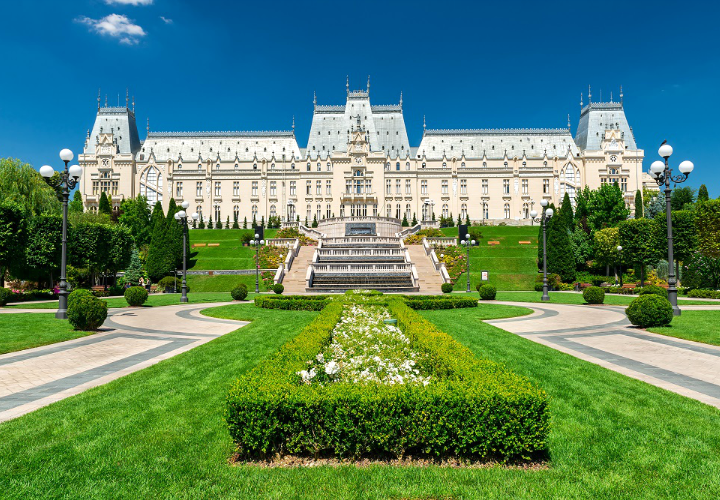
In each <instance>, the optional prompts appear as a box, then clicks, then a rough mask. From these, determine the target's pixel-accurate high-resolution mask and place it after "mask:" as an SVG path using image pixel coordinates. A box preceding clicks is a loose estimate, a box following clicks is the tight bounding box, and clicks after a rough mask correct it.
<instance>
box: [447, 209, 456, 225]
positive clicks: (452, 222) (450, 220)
mask: <svg viewBox="0 0 720 500" xmlns="http://www.w3.org/2000/svg"><path fill="white" fill-rule="evenodd" d="M447 225H448V227H455V219H453V216H452V212H450V217H448V218H447Z"/></svg>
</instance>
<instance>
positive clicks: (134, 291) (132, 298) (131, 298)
mask: <svg viewBox="0 0 720 500" xmlns="http://www.w3.org/2000/svg"><path fill="white" fill-rule="evenodd" d="M147 298H148V293H147V290H145V289H144V288H143V287H141V286H131V287H130V288H128V289H127V290H125V300H126V301H127V303H128V305H129V306H136V307H137V306H141V305H143V304H144V303H145V301H146V300H147Z"/></svg>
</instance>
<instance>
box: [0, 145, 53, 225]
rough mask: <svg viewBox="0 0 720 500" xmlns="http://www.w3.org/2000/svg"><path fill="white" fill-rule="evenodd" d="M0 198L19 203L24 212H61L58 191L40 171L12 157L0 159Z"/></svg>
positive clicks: (36, 213)
mask: <svg viewBox="0 0 720 500" xmlns="http://www.w3.org/2000/svg"><path fill="white" fill-rule="evenodd" d="M0 200H3V201H9V202H13V203H16V204H18V205H19V206H20V210H21V211H22V212H23V213H29V214H33V215H38V214H42V213H46V212H50V213H60V202H59V201H58V199H57V196H56V193H55V191H54V190H53V188H52V187H50V186H49V185H48V184H47V182H45V179H43V177H42V176H41V175H40V173H39V172H38V171H37V170H35V169H34V168H32V166H30V165H28V164H27V163H22V162H21V161H20V160H15V159H12V158H2V159H0Z"/></svg>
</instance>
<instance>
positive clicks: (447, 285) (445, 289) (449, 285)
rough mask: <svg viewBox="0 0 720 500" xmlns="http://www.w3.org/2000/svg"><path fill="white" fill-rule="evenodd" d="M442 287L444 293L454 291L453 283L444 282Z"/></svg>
mask: <svg viewBox="0 0 720 500" xmlns="http://www.w3.org/2000/svg"><path fill="white" fill-rule="evenodd" d="M440 289H441V290H442V293H451V292H452V291H453V284H452V283H443V284H442V286H440Z"/></svg>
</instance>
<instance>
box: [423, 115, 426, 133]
mask: <svg viewBox="0 0 720 500" xmlns="http://www.w3.org/2000/svg"><path fill="white" fill-rule="evenodd" d="M426 129H427V125H426V124H425V115H423V132H425V130H426Z"/></svg>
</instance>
